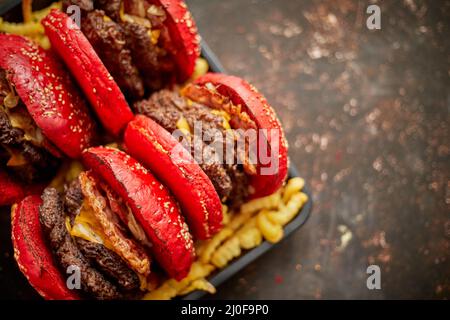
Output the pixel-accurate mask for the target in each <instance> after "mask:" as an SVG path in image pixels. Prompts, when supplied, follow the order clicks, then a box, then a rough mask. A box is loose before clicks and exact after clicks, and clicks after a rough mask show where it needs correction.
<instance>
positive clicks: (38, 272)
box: [11, 196, 79, 300]
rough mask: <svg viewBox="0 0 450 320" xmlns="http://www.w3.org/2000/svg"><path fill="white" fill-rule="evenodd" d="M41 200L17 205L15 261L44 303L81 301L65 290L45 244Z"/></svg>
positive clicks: (33, 198)
mask: <svg viewBox="0 0 450 320" xmlns="http://www.w3.org/2000/svg"><path fill="white" fill-rule="evenodd" d="M41 203H42V200H41V198H40V197H39V196H29V197H26V198H25V199H23V200H22V201H21V202H20V203H18V204H17V205H14V206H13V208H12V210H11V214H12V241H13V247H14V257H15V259H16V261H17V265H18V266H19V269H20V271H22V273H23V274H24V275H25V277H26V278H27V279H28V282H29V283H30V284H31V285H32V286H33V288H34V289H36V291H37V292H38V293H39V294H40V295H41V296H42V297H44V298H45V299H48V300H74V299H79V297H78V295H77V293H76V292H75V291H74V290H69V289H68V288H67V286H66V281H65V280H64V278H63V276H62V273H61V271H60V270H59V269H58V268H57V267H56V265H55V262H54V260H53V256H52V252H51V251H50V249H49V246H48V245H47V243H46V242H45V240H44V235H43V233H42V230H41V224H40V223H39V206H40V205H41Z"/></svg>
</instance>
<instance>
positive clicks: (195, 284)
mask: <svg viewBox="0 0 450 320" xmlns="http://www.w3.org/2000/svg"><path fill="white" fill-rule="evenodd" d="M195 290H202V291H206V292H209V293H211V294H214V293H216V288H215V287H214V286H213V285H212V284H211V283H210V282H209V281H208V280H206V279H197V280H194V281H192V283H191V284H190V285H189V286H187V287H186V288H184V289H183V290H181V291H180V292H178V295H180V296H184V295H186V294H188V293H190V292H192V291H195Z"/></svg>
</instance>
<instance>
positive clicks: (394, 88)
mask: <svg viewBox="0 0 450 320" xmlns="http://www.w3.org/2000/svg"><path fill="white" fill-rule="evenodd" d="M371 3H373V1H333V0H328V1H292V0H283V1H269V0H259V1H256V0H254V1H250V0H248V1H243V0H227V1H211V0H208V1H201V0H190V1H188V4H189V5H190V8H191V11H192V12H193V15H194V17H195V18H196V21H197V24H198V27H199V29H200V32H201V34H202V36H203V38H204V39H205V40H206V41H207V43H208V44H209V46H210V47H211V48H212V49H213V50H214V51H215V52H216V54H217V55H218V57H219V58H220V60H221V61H222V63H223V64H224V66H225V68H226V69H227V70H228V72H229V73H232V74H236V75H239V76H242V77H245V78H246V79H248V80H249V81H251V82H252V83H253V84H255V86H256V87H257V88H259V89H260V90H261V91H262V92H263V93H264V94H265V95H266V96H267V98H268V99H269V101H270V102H271V103H272V104H273V106H274V107H275V108H276V110H277V113H278V115H279V116H280V118H281V120H282V122H283V124H284V127H285V128H286V132H287V135H288V140H289V143H290V156H291V160H292V161H293V162H294V163H295V165H296V166H297V167H298V168H299V170H300V173H301V175H302V176H303V177H305V179H306V180H307V181H308V183H309V184H310V185H311V187H312V191H313V193H314V201H315V202H314V209H313V212H312V215H311V218H310V219H309V221H308V222H307V223H306V225H305V226H304V227H303V228H302V229H301V230H300V231H299V232H298V233H296V234H295V235H293V236H292V237H291V238H289V239H288V240H286V241H284V242H283V243H282V244H280V246H279V247H277V248H275V249H273V251H271V252H270V253H268V254H266V255H264V256H263V257H262V258H260V259H259V260H257V261H256V262H255V263H253V264H252V265H250V266H249V267H247V268H246V269H245V270H244V271H242V272H240V273H239V274H238V275H237V276H235V277H234V278H233V279H232V280H230V281H228V282H227V283H226V284H224V285H222V286H221V287H220V289H219V290H218V293H217V294H216V295H215V296H213V298H217V299H222V298H223V299H232V298H237V299H240V298H267V299H277V298H278V299H280V298H281V299H298V298H301V299H305V298H306V299H310V298H312V299H314V298H322V299H326V298H343V299H347V298H367V299H378V298H388V299H389V298H390V299H392V298H450V177H449V174H450V157H449V155H450V149H449V148H450V145H449V143H450V135H449V120H450V115H449V111H450V91H449V89H450V81H449V76H450V73H449V72H450V63H449V62H450V57H449V54H450V50H449V49H450V43H449V40H448V38H449V34H450V30H449V29H450V28H449V25H450V3H449V2H448V1H447V2H443V1H417V0H407V1H379V3H378V4H379V5H380V7H381V30H372V31H370V30H368V29H367V28H366V19H367V17H368V15H367V14H366V8H367V6H368V5H369V4H371ZM370 264H377V265H379V266H380V267H381V273H382V277H381V282H382V283H381V286H382V289H381V290H379V291H377V290H373V291H370V290H368V289H367V287H366V278H367V275H366V268H367V266H368V265H370Z"/></svg>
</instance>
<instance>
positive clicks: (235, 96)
mask: <svg viewBox="0 0 450 320" xmlns="http://www.w3.org/2000/svg"><path fill="white" fill-rule="evenodd" d="M207 83H211V84H213V85H214V87H215V88H216V90H217V91H218V92H219V93H220V94H222V95H223V96H226V97H228V98H230V100H231V101H232V102H233V104H234V105H239V104H240V105H241V106H242V110H243V111H245V112H247V114H248V115H249V116H250V118H251V119H252V120H253V121H254V122H255V124H256V125H257V127H258V129H266V130H271V129H274V130H277V131H278V133H279V134H278V137H279V138H278V139H271V136H270V134H269V135H266V139H267V143H268V145H269V146H270V149H271V150H276V149H277V148H278V170H276V172H275V173H274V174H270V175H264V174H262V173H261V169H262V168H263V167H264V166H262V165H261V164H260V163H259V161H258V165H257V174H256V175H254V176H250V186H251V191H252V193H251V195H250V198H259V197H263V196H267V195H269V194H272V193H273V192H274V191H276V190H278V189H279V188H280V187H281V186H282V184H283V183H284V181H285V180H286V177H287V171H288V146H287V141H286V138H285V136H284V132H283V128H282V127H281V124H280V121H279V119H278V118H277V116H276V114H275V110H274V109H273V108H272V107H271V106H270V105H269V104H268V102H267V100H266V99H265V98H264V97H263V95H262V94H261V93H259V92H258V91H257V90H256V88H255V87H253V86H252V85H250V84H249V83H248V82H246V81H245V80H243V79H241V78H238V77H235V76H229V75H225V74H221V73H207V74H206V75H204V76H202V77H200V78H198V79H197V80H196V81H195V82H194V84H196V85H201V86H204V85H206V84H207Z"/></svg>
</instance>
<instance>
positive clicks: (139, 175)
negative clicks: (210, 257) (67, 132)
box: [82, 147, 195, 280]
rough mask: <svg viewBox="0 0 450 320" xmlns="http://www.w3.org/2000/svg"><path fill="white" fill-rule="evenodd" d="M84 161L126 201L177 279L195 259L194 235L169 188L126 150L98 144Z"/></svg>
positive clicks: (158, 256) (157, 254) (160, 259)
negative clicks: (190, 231)
mask: <svg viewBox="0 0 450 320" xmlns="http://www.w3.org/2000/svg"><path fill="white" fill-rule="evenodd" d="M82 160H83V163H84V164H85V165H86V166H87V167H88V168H90V169H91V170H92V172H93V173H94V174H95V175H97V176H98V177H100V178H101V179H102V180H103V181H105V182H106V183H107V184H108V185H109V186H111V188H112V189H113V190H114V192H116V193H117V194H118V195H119V196H120V197H122V199H124V200H125V201H126V203H127V204H128V205H129V206H130V208H131V210H132V211H133V214H134V216H135V218H136V219H137V221H138V223H139V224H140V225H141V227H142V228H143V229H144V231H145V233H146V234H147V236H148V238H149V240H150V242H151V243H152V250H153V254H154V255H155V258H156V260H157V261H158V263H159V264H160V265H161V266H162V267H163V269H164V270H165V271H166V272H167V273H168V274H169V276H170V277H172V278H175V279H177V280H181V279H182V278H184V277H185V276H186V275H187V274H188V272H189V269H190V267H191V265H192V263H193V261H194V257H195V252H194V245H193V241H192V237H191V235H190V233H189V231H188V227H187V225H186V223H185V222H184V219H183V217H182V216H181V214H180V211H179V208H178V205H177V204H176V202H175V200H174V199H173V197H172V196H171V195H170V193H169V192H168V190H167V189H166V188H165V187H164V185H162V184H161V183H160V182H159V181H158V180H156V178H155V177H154V176H153V175H152V174H151V173H150V172H149V171H147V170H146V169H145V168H144V167H143V166H142V165H141V164H140V163H139V162H137V161H136V160H134V159H133V158H131V157H130V156H129V155H127V154H126V153H125V152H123V151H119V150H117V149H112V148H106V147H95V148H90V149H87V150H85V151H84V152H83V157H82Z"/></svg>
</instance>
